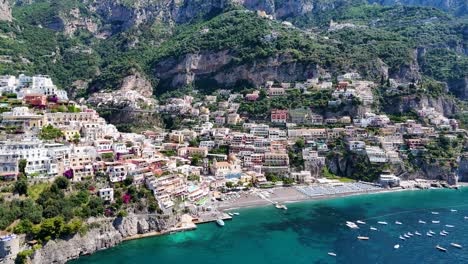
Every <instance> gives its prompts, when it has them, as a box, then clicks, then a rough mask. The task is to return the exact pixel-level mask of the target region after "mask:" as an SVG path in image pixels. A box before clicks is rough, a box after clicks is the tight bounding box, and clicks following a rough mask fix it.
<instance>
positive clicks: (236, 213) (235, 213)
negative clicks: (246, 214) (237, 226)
mask: <svg viewBox="0 0 468 264" xmlns="http://www.w3.org/2000/svg"><path fill="white" fill-rule="evenodd" d="M232 214H233V215H240V213H238V212H234V213H232Z"/></svg>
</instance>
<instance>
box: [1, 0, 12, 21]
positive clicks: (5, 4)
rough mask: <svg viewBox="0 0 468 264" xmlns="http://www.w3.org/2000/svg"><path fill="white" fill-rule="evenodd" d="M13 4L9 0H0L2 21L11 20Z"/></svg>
mask: <svg viewBox="0 0 468 264" xmlns="http://www.w3.org/2000/svg"><path fill="white" fill-rule="evenodd" d="M12 19H13V17H12V16H11V6H10V3H9V1H8V0H0V21H11V20H12Z"/></svg>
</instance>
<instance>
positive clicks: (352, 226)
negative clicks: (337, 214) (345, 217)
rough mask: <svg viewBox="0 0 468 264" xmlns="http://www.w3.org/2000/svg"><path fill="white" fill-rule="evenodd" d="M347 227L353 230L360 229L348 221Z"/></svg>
mask: <svg viewBox="0 0 468 264" xmlns="http://www.w3.org/2000/svg"><path fill="white" fill-rule="evenodd" d="M346 226H347V227H349V228H352V229H358V228H359V226H357V225H356V224H355V223H353V222H349V221H346Z"/></svg>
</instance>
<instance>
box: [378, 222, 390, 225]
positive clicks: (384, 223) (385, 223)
mask: <svg viewBox="0 0 468 264" xmlns="http://www.w3.org/2000/svg"><path fill="white" fill-rule="evenodd" d="M377 224H381V225H388V223H387V222H384V221H379V222H377Z"/></svg>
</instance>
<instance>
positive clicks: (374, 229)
mask: <svg viewBox="0 0 468 264" xmlns="http://www.w3.org/2000/svg"><path fill="white" fill-rule="evenodd" d="M370 230H373V231H378V229H377V228H375V227H373V226H371V227H370Z"/></svg>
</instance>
